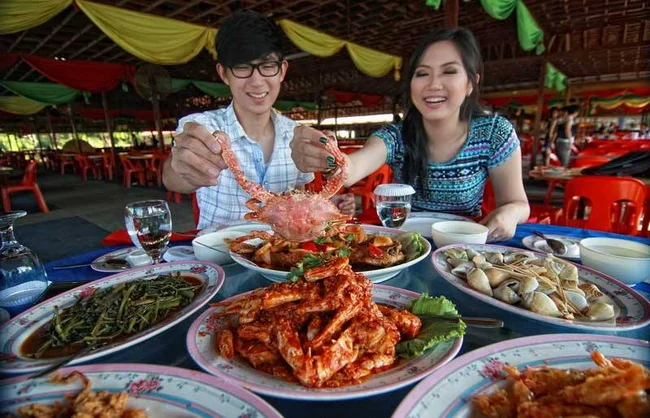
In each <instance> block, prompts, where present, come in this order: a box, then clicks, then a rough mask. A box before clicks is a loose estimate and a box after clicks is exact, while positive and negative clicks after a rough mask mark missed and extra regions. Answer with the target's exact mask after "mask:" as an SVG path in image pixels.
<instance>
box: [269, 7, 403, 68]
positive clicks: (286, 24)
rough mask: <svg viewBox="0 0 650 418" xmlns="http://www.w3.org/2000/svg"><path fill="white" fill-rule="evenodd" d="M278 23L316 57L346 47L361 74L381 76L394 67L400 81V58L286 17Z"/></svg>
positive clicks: (297, 44)
mask: <svg viewBox="0 0 650 418" xmlns="http://www.w3.org/2000/svg"><path fill="white" fill-rule="evenodd" d="M278 23H279V24H280V27H281V28H282V30H283V31H284V33H286V34H287V37H288V38H289V39H290V40H291V42H293V43H294V44H295V45H296V46H297V47H298V48H300V49H301V50H303V51H305V52H308V53H310V54H312V55H316V56H318V57H329V56H332V55H334V54H336V53H337V52H339V51H340V50H341V48H343V47H344V46H345V47H346V48H347V50H348V53H349V54H350V57H351V58H352V61H353V62H354V65H356V67H357V68H358V69H359V70H360V71H361V72H363V73H364V74H367V75H369V76H371V77H383V76H385V75H386V74H388V73H389V72H390V71H391V70H393V72H394V77H395V80H399V71H400V69H401V68H402V58H401V57H398V56H395V55H390V54H386V53H383V52H379V51H376V50H374V49H371V48H366V47H363V46H361V45H357V44H354V43H352V42H348V41H344V40H342V39H338V38H335V37H333V36H330V35H327V34H325V33H323V32H319V31H317V30H314V29H311V28H309V27H307V26H304V25H301V24H299V23H296V22H292V21H291V20H288V19H282V20H280V21H278Z"/></svg>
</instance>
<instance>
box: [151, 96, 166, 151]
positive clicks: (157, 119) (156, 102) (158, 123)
mask: <svg viewBox="0 0 650 418" xmlns="http://www.w3.org/2000/svg"><path fill="white" fill-rule="evenodd" d="M151 102H152V103H153V118H154V122H155V124H156V130H157V131H158V146H159V147H160V150H161V151H163V152H164V151H165V140H164V138H163V133H162V121H161V120H160V102H159V100H158V96H156V92H154V93H153V99H152V100H151Z"/></svg>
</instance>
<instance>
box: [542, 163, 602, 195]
mask: <svg viewBox="0 0 650 418" xmlns="http://www.w3.org/2000/svg"><path fill="white" fill-rule="evenodd" d="M608 162H610V158H609V157H605V156H595V155H586V156H578V158H575V159H573V160H572V161H571V164H569V168H590V167H597V166H599V165H601V164H605V163H608ZM566 182H567V180H550V181H549V182H548V188H547V189H546V196H544V205H545V206H550V205H551V199H552V198H553V191H554V190H555V188H556V187H557V186H558V185H560V184H565V183H566Z"/></svg>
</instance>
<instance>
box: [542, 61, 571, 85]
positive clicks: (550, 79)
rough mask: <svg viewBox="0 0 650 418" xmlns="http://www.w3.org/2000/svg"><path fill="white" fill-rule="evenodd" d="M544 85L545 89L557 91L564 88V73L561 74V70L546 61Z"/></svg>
mask: <svg viewBox="0 0 650 418" xmlns="http://www.w3.org/2000/svg"><path fill="white" fill-rule="evenodd" d="M544 87H546V88H547V89H555V90H557V91H564V90H566V75H564V74H562V72H560V70H558V69H557V68H555V67H554V66H553V65H552V64H549V63H546V75H545V77H544Z"/></svg>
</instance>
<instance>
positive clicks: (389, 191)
mask: <svg viewBox="0 0 650 418" xmlns="http://www.w3.org/2000/svg"><path fill="white" fill-rule="evenodd" d="M413 194H415V190H414V189H413V187H412V186H410V185H408V184H396V183H390V184H380V185H379V186H377V188H375V201H376V202H377V216H379V220H380V221H381V223H382V225H384V226H385V227H388V228H400V227H401V226H402V225H403V224H404V222H406V219H407V218H408V216H409V214H410V213H411V196H412V195H413Z"/></svg>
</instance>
